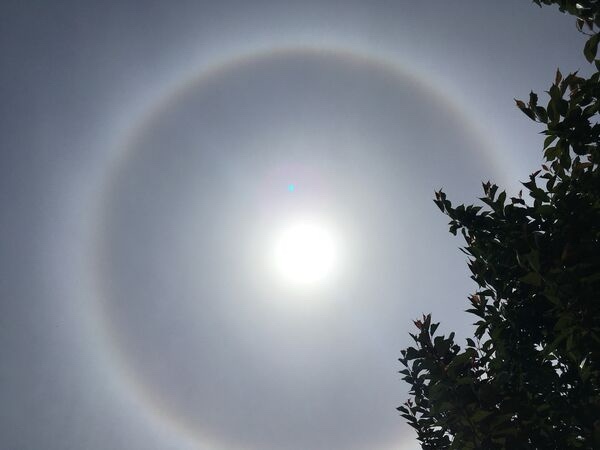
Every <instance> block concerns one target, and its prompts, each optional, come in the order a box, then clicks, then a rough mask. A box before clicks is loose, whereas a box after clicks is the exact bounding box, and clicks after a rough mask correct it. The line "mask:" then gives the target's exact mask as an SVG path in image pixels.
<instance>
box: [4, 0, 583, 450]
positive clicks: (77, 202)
mask: <svg viewBox="0 0 600 450" xmlns="http://www.w3.org/2000/svg"><path fill="white" fill-rule="evenodd" d="M583 42H584V38H583V37H582V36H580V35H579V34H578V33H577V32H576V30H575V25H574V21H573V20H572V19H571V18H569V17H565V16H563V15H561V14H559V13H558V12H557V11H554V10H553V9H548V8H544V9H539V8H537V7H536V6H534V5H532V4H530V2H529V1H527V0H511V1H504V2H492V1H487V2H482V1H475V0H462V1H459V2H445V1H433V2H412V1H411V2H409V1H403V0H396V1H378V0H375V1H369V2H366V1H363V2H358V1H346V2H340V1H328V0H320V1H306V0H305V1H302V2H276V1H270V2H267V1H256V2H233V1H221V2H214V3H211V2H192V1H180V2H158V1H146V2H130V1H118V2H116V1H114V2H113V1H108V2H107V1H105V2H89V1H88V2H85V1H78V2H74V1H61V2H43V1H39V2H36V1H26V2H24V1H4V2H2V5H1V6H0V58H1V63H2V71H0V92H1V96H0V98H1V100H2V101H1V102H0V128H1V130H0V131H1V133H0V136H1V139H2V146H1V150H0V152H1V153H0V157H1V160H0V161H1V163H0V172H1V173H0V196H1V197H0V198H1V202H2V205H3V210H2V214H1V215H0V233H1V236H2V238H1V239H0V273H1V274H2V275H1V276H0V299H1V300H0V306H1V311H2V314H1V316H0V317H1V318H0V343H1V344H2V358H0V400H1V401H0V405H1V406H0V447H2V448H10V449H23V450H29V449H31V450H36V449H41V448H43V449H48V450H66V449H73V450H75V449H91V450H96V449H97V450H100V449H114V450H117V449H123V450H136V449H140V450H142V449H143V450H153V449H156V450H159V449H161V450H162V449H177V450H179V449H182V450H188V449H190V450H191V449H198V450H202V449H206V450H271V449H273V450H288V449H289V450H334V449H340V450H341V449H344V450H351V449H357V450H364V449H383V450H388V449H389V450H391V449H398V450H401V449H407V450H408V449H416V448H418V446H417V442H416V439H415V437H414V433H413V432H412V430H411V429H410V428H409V427H408V426H406V425H405V424H404V421H403V419H402V418H401V417H399V416H398V414H397V412H396V411H395V407H396V406H398V405H400V404H401V403H402V402H403V401H404V399H405V398H406V396H407V386H406V385H405V384H404V383H403V382H402V381H400V375H399V374H398V373H397V371H398V370H400V369H401V367H400V365H399V363H398V362H397V358H398V356H399V351H400V349H401V348H404V347H406V346H407V345H409V344H410V342H409V337H408V332H409V331H412V329H411V325H412V320H411V319H413V318H416V317H418V316H420V315H421V313H423V312H432V313H433V315H434V320H440V321H442V325H441V327H440V331H442V332H448V331H451V330H456V331H457V332H458V333H457V334H458V335H459V336H460V337H461V338H462V337H464V336H465V335H466V334H467V333H469V329H470V326H469V324H470V323H471V322H473V319H472V318H471V317H469V316H468V315H466V314H464V313H463V312H462V311H463V310H464V309H466V308H467V302H466V296H467V295H468V294H469V293H470V292H471V291H472V290H473V289H474V286H473V285H472V283H471V281H470V280H469V276H468V273H467V268H466V264H465V257H464V255H463V254H462V253H460V252H459V251H458V247H459V246H460V245H461V244H462V243H461V242H460V241H459V240H458V239H454V238H452V236H451V235H450V234H449V233H448V232H447V226H446V224H447V219H446V217H444V216H443V215H441V214H440V213H439V211H438V210H437V208H436V207H435V205H434V204H433V202H432V201H431V199H432V197H433V191H434V190H435V189H438V188H440V187H443V188H444V189H445V190H446V191H447V193H448V195H449V196H450V198H451V199H455V200H456V201H464V202H471V201H474V200H475V199H476V197H478V196H481V194H480V192H481V189H480V186H481V184H480V183H481V181H484V180H488V179H491V180H494V181H497V182H499V183H500V184H502V185H503V186H508V187H509V188H510V190H511V192H515V189H518V184H517V181H518V180H522V179H525V177H526V176H527V175H528V174H529V173H530V172H532V171H534V170H535V169H536V168H537V166H538V165H539V163H540V162H541V159H540V158H541V151H540V146H541V137H540V136H539V135H538V134H537V132H538V131H539V129H538V128H537V127H536V126H535V124H533V123H532V122H530V121H529V120H528V119H527V118H526V117H525V116H524V115H522V114H521V113H520V112H519V111H518V110H516V108H515V107H514V101H513V98H515V97H516V98H525V97H526V96H527V94H528V93H529V90H530V89H534V90H537V91H538V92H539V93H540V94H541V93H542V92H543V91H544V90H545V89H546V88H547V87H548V86H549V84H550V82H551V80H552V78H553V73H554V71H555V69H556V68H557V67H558V66H560V67H561V69H562V70H563V71H564V72H569V71H572V70H577V69H580V68H581V69H584V70H585V68H586V63H585V61H584V59H583V56H582V54H581V48H582V46H583ZM291 185H293V187H291ZM298 217H301V218H303V219H302V220H307V219H306V218H307V217H308V218H309V219H310V220H313V221H316V222H317V223H323V224H325V228H326V229H327V230H328V231H329V232H330V233H331V235H332V236H333V238H334V240H335V243H336V247H335V248H336V255H337V260H336V261H337V264H336V266H335V271H334V273H333V272H332V273H333V275H331V276H330V278H329V279H327V280H325V281H324V282H322V283H320V284H318V285H317V284H315V285H310V286H308V287H307V286H306V285H297V284H290V283H285V282H284V281H283V280H282V279H281V277H278V276H277V274H276V273H275V272H276V270H275V269H274V267H272V264H271V263H272V261H271V259H270V258H271V254H272V253H273V250H272V249H273V246H274V245H275V244H274V242H275V241H277V236H278V235H280V234H281V230H282V229H285V227H286V226H287V225H286V224H288V223H295V222H294V221H297V220H299V219H298Z"/></svg>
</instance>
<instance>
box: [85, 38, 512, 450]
mask: <svg viewBox="0 0 600 450" xmlns="http://www.w3.org/2000/svg"><path fill="white" fill-rule="evenodd" d="M294 55H298V56H302V55H308V56H319V55H323V56H327V57H328V58H331V59H333V60H336V59H337V60H339V61H342V62H343V61H346V62H351V63H353V64H357V65H364V66H368V67H372V68H375V69H378V70H381V71H384V72H386V73H388V74H390V75H392V76H393V77H395V78H397V79H398V81H399V82H403V83H410V85H412V86H414V87H415V88H416V89H418V90H419V91H420V92H422V93H423V94H424V95H429V96H431V97H433V98H434V99H436V100H437V101H438V103H439V104H440V105H441V107H442V108H445V109H446V111H447V112H448V113H449V114H451V115H453V116H454V117H456V118H458V119H459V121H460V122H461V123H462V124H463V127H464V132H465V134H466V136H468V137H469V138H470V139H472V140H473V141H474V142H476V143H478V144H479V148H480V149H481V150H482V153H483V154H482V155H474V157H480V158H481V157H484V158H488V160H489V162H491V164H492V165H493V167H494V168H496V170H497V171H496V173H495V174H494V175H495V176H497V178H501V177H502V176H503V175H504V174H506V173H510V172H512V171H511V170H510V168H511V166H512V164H509V161H507V160H506V159H505V157H504V156H503V153H502V152H500V151H498V149H496V148H495V147H494V146H493V144H491V143H490V142H486V136H485V134H484V132H483V131H482V130H481V129H480V128H479V126H478V124H477V122H476V121H475V120H473V118H471V117H469V116H468V114H467V113H466V111H465V109H464V108H462V107H461V106H460V104H459V102H457V101H456V100H455V99H453V98H452V97H451V95H449V94H448V93H447V92H444V91H443V90H442V89H441V88H439V87H438V86H436V85H435V84H434V83H433V82H432V81H430V80H428V77H427V76H426V74H422V73H415V72H412V71H411V70H409V69H407V68H406V67H404V66H402V65H400V64H397V63H396V62H394V61H393V60H391V59H389V58H387V57H385V56H374V55H371V54H370V53H363V52H357V51H354V50H352V49H344V48H318V47H285V48H273V49H270V50H262V51H258V52H254V53H252V52H250V53H244V54H241V55H238V56H234V57H232V58H230V59H228V60H226V61H222V62H217V63H215V64H209V65H208V66H206V67H204V69H203V70H201V71H200V72H199V73H198V74H196V75H195V76H192V77H190V78H188V79H185V80H183V82H181V83H180V84H179V85H177V86H175V88H173V89H168V92H166V93H165V94H163V95H159V101H158V102H156V104H155V105H154V106H153V107H151V108H150V109H149V110H147V111H146V112H145V113H144V114H142V116H141V117H138V118H135V119H134V121H133V124H132V125H131V126H130V127H129V131H128V132H127V134H126V135H125V136H122V137H121V139H119V140H120V143H119V145H118V147H117V148H116V149H114V150H115V154H114V157H113V158H112V159H111V161H110V163H109V164H108V168H107V169H106V170H105V171H104V173H103V175H102V176H101V180H100V183H101V186H100V188H99V189H98V190H97V191H96V193H95V194H94V195H95V196H96V197H97V198H94V199H92V203H91V204H92V211H93V213H92V214H93V217H92V220H91V221H90V222H89V223H91V226H92V228H93V229H92V230H90V233H89V236H90V242H89V246H90V247H89V249H88V252H87V253H86V255H87V259H88V262H89V267H86V270H89V277H90V278H89V280H90V283H91V286H90V290H89V291H88V292H89V293H91V295H90V308H91V309H90V313H91V320H92V323H93V324H94V326H93V327H92V329H93V333H95V334H96V336H93V342H95V343H98V346H99V347H100V351H101V352H102V361H105V362H107V363H108V365H109V370H110V372H111V374H112V375H114V378H115V383H116V384H117V385H118V386H119V389H120V390H121V389H122V390H123V392H127V393H128V394H129V396H130V399H131V400H132V402H133V404H134V405H136V410H137V411H138V412H140V410H141V412H142V413H143V418H144V419H148V420H150V424H151V427H152V428H153V429H161V430H163V431H164V432H165V433H167V435H172V436H176V437H177V438H178V439H181V443H182V444H184V443H185V445H186V446H185V448H194V449H202V450H232V447H231V446H230V443H228V444H223V443H219V442H218V440H217V439H216V438H215V437H214V436H211V433H210V432H209V431H208V430H197V429H194V427H193V426H191V425H190V424H189V423H188V420H187V419H186V417H183V416H182V415H181V414H179V413H178V412H177V411H173V410H170V409H168V408H167V407H166V406H165V404H164V402H163V401H161V398H160V393H157V392H154V391H153V390H152V389H151V388H150V387H149V386H147V384H146V383H145V382H144V380H143V379H142V377H140V374H138V373H136V372H135V370H134V369H133V368H132V367H131V366H130V365H129V364H128V362H127V360H128V358H127V355H125V354H124V352H123V350H122V349H121V348H120V346H119V343H118V340H117V339H116V332H115V329H114V327H113V324H112V323H111V320H110V313H109V311H108V309H109V305H108V302H106V298H107V297H106V291H107V289H106V285H107V281H108V280H106V279H104V278H103V274H102V271H101V270H100V263H99V261H100V260H101V259H102V258H101V255H102V253H103V249H102V247H103V245H102V242H103V240H102V238H101V237H102V234H103V223H104V221H105V220H106V215H107V214H106V208H107V205H108V204H109V199H110V195H109V194H110V192H111V189H112V186H113V185H114V184H115V183H114V181H115V177H116V176H117V174H118V172H119V171H120V168H122V167H123V166H124V165H127V164H128V163H129V162H130V160H131V158H132V156H133V154H134V153H135V152H134V151H133V149H134V148H136V146H135V143H136V142H137V140H138V139H139V137H140V136H142V135H143V134H144V132H145V131H146V130H147V127H148V126H149V125H150V124H152V123H153V121H154V119H156V118H157V117H159V116H160V115H161V113H162V112H163V111H164V110H165V109H166V108H168V107H169V106H171V105H173V104H175V103H176V102H177V101H178V99H180V98H182V97H184V96H185V95H186V94H187V93H188V92H189V91H190V90H192V89H196V88H198V87H201V86H202V85H203V84H204V83H206V82H208V81H210V80H214V79H215V78H218V77H219V76H220V75H222V74H224V73H228V72H230V71H236V70H238V69H239V68H242V67H244V66H245V65H246V64H250V63H252V64H256V63H260V62H261V61H271V60H273V59H276V58H280V57H290V56H294ZM399 444H400V443H398V442H393V443H389V448H393V447H397V446H398V445H399ZM188 445H189V447H188ZM224 445H226V447H224ZM386 447H387V444H386ZM182 448H183V447H182Z"/></svg>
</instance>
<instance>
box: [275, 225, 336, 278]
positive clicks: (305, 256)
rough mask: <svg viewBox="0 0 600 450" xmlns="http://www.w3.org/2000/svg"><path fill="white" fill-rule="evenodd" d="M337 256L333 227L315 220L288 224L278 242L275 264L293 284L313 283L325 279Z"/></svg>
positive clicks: (330, 271)
mask: <svg viewBox="0 0 600 450" xmlns="http://www.w3.org/2000/svg"><path fill="white" fill-rule="evenodd" d="M336 260H337V248H336V240H335V237H334V234H333V232H332V230H330V229H328V228H327V227H326V226H325V225H323V224H320V223H318V222H315V221H301V222H297V223H293V224H291V225H288V226H287V227H286V228H284V230H283V231H282V232H281V234H280V235H279V236H278V239H277V240H276V242H275V251H274V262H275V268H276V270H277V272H278V273H279V275H281V277H282V278H283V280H285V281H286V282H289V283H291V284H294V285H314V284H317V283H319V282H322V281H324V280H326V279H327V278H328V277H329V276H330V275H331V274H332V272H333V269H334V268H335V265H336V262H337V261H336Z"/></svg>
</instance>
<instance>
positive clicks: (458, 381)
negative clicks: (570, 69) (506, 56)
mask: <svg viewBox="0 0 600 450" xmlns="http://www.w3.org/2000/svg"><path fill="white" fill-rule="evenodd" d="M534 3H536V4H538V5H540V6H542V4H546V5H550V4H557V5H558V6H559V8H560V10H561V11H562V12H566V13H569V14H571V15H574V16H575V17H576V24H577V28H578V29H579V31H581V32H584V33H586V34H588V35H589V38H588V39H587V42H586V44H585V48H584V55H585V57H586V59H587V60H588V61H589V62H593V63H594V64H595V70H596V71H595V72H594V73H593V74H592V75H591V76H590V77H589V78H585V77H582V76H579V75H578V74H577V73H571V74H569V75H568V76H565V77H563V75H562V74H561V73H560V71H557V72H556V77H555V81H554V83H553V84H552V86H551V87H550V89H549V90H548V92H547V93H548V96H549V101H548V103H547V105H546V106H541V105H540V104H538V96H537V95H536V94H534V93H533V92H532V93H531V94H530V96H529V100H528V102H527V103H525V102H523V101H520V100H517V101H516V103H517V107H518V108H519V109H520V110H521V111H522V112H523V113H525V114H526V115H527V116H528V117H529V118H530V119H532V120H534V121H536V122H539V123H540V124H542V125H543V127H544V131H543V132H542V133H543V134H545V135H546V138H545V141H544V145H543V150H544V158H545V163H544V164H543V165H542V167H541V170H539V171H537V172H535V173H533V174H532V175H531V176H530V177H529V180H528V181H527V182H525V183H523V186H524V188H525V190H526V193H528V197H529V198H527V196H526V198H523V195H522V192H520V193H519V195H518V196H516V197H512V198H507V194H506V192H505V191H502V192H499V191H498V186H496V185H495V184H491V183H489V182H487V183H484V184H483V191H484V197H483V198H481V199H480V200H481V201H482V202H483V204H484V206H474V205H469V206H465V205H460V206H457V207H454V206H453V205H452V203H451V202H450V201H449V200H448V198H447V197H446V194H445V193H444V192H442V191H439V192H436V194H435V200H434V201H435V203H436V205H437V206H438V207H439V208H440V209H441V210H442V212H443V213H445V214H446V215H448V217H449V218H450V223H449V226H450V232H451V233H453V234H455V235H456V234H457V233H458V232H460V234H461V235H462V236H463V237H464V239H465V241H466V246H465V247H464V248H463V249H462V251H463V252H465V253H466V254H467V255H468V256H469V262H468V265H469V269H470V271H471V273H472V277H471V278H472V279H473V280H474V281H475V282H476V283H477V286H478V287H477V291H476V292H475V294H473V295H472V296H471V297H470V298H469V301H470V305H471V307H470V309H468V310H467V311H466V312H468V313H471V314H473V315H475V316H477V322H476V323H475V324H474V327H475V328H474V336H473V338H468V339H467V340H466V341H467V342H466V346H465V347H464V349H461V347H460V346H459V345H457V344H456V343H455V341H454V336H455V334H454V333H450V335H448V336H446V335H436V329H437V328H438V325H439V323H433V322H432V320H431V315H430V314H429V315H424V316H423V317H422V318H421V319H420V320H416V321H415V322H414V323H415V325H416V327H417V332H416V333H415V334H412V333H411V334H410V335H411V336H412V338H413V339H414V341H415V347H409V348H407V349H405V350H402V351H401V356H402V357H401V358H400V362H401V363H402V365H403V366H404V367H405V368H404V369H403V370H401V371H400V373H401V374H403V375H404V377H403V380H405V381H406V382H408V383H409V384H410V385H411V390H410V394H409V395H410V396H411V398H410V399H409V400H408V401H407V402H406V403H405V404H404V405H402V406H400V407H399V408H398V410H399V411H400V412H401V415H402V416H403V417H404V418H405V419H406V420H407V421H408V423H409V424H410V425H411V426H412V427H414V428H415V429H416V431H417V436H418V439H419V441H420V442H421V444H422V448H423V449H436V450H437V449H461V450H462V449H501V448H509V447H510V448H513V449H519V448H537V449H567V448H569V449H570V448H582V449H592V448H595V449H599V448H600V166H599V163H600V123H599V122H600V121H599V120H598V119H599V113H598V112H599V110H600V60H597V59H596V53H597V48H598V42H599V39H600V34H599V33H598V30H599V29H600V1H598V0H587V1H585V0H577V1H575V0H534Z"/></svg>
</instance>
